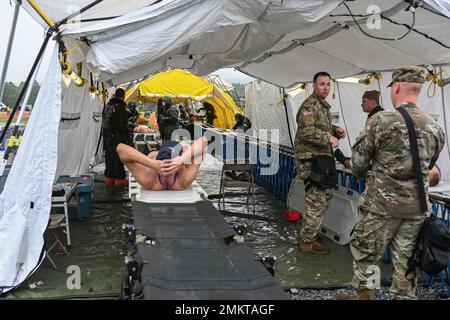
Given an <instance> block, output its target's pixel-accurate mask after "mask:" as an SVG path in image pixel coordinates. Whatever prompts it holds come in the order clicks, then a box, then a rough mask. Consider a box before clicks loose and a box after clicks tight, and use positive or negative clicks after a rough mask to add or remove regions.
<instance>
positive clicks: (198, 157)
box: [161, 137, 208, 175]
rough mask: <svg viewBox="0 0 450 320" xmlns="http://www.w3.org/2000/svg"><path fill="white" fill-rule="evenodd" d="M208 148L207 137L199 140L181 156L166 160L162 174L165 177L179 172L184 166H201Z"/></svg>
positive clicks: (162, 167) (162, 165) (162, 166)
mask: <svg viewBox="0 0 450 320" xmlns="http://www.w3.org/2000/svg"><path fill="white" fill-rule="evenodd" d="M207 147H208V139H206V138H205V137H201V138H200V139H197V140H196V141H195V142H194V143H193V144H192V145H191V146H190V147H189V149H188V150H187V151H186V152H184V153H183V154H182V155H181V156H179V157H176V158H173V159H170V160H164V161H163V163H162V164H161V172H162V173H163V174H164V175H172V174H175V173H176V172H178V171H179V170H180V169H181V167H182V166H183V165H192V164H194V165H200V164H201V163H202V161H203V158H204V157H205V154H206V148H207Z"/></svg>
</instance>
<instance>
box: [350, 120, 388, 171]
mask: <svg viewBox="0 0 450 320" xmlns="http://www.w3.org/2000/svg"><path fill="white" fill-rule="evenodd" d="M380 126H381V120H380V118H379V117H376V118H374V119H373V121H370V123H369V124H368V125H367V127H366V130H363V131H362V132H361V133H360V135H359V136H358V138H357V140H356V141H355V144H354V145H353V147H352V159H351V164H352V172H353V174H354V175H355V176H356V177H365V176H366V175H367V171H369V169H370V167H371V165H372V160H373V158H374V156H375V151H376V150H377V143H378V141H380V138H381V137H379V134H380V130H379V128H380Z"/></svg>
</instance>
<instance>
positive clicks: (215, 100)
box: [125, 69, 241, 129]
mask: <svg viewBox="0 0 450 320" xmlns="http://www.w3.org/2000/svg"><path fill="white" fill-rule="evenodd" d="M164 96H169V97H171V98H172V101H173V102H174V103H179V102H182V101H186V100H189V99H192V100H196V101H205V102H209V103H211V104H212V105H213V107H214V110H215V114H216V116H217V119H215V120H214V126H216V127H218V128H227V129H228V128H231V127H233V125H234V123H235V119H234V115H235V114H236V113H238V112H241V109H240V108H239V107H238V106H237V105H236V104H235V103H234V101H233V99H232V98H231V97H230V96H229V94H227V93H225V92H223V91H222V90H220V89H219V88H217V87H216V86H215V85H214V84H212V83H210V82H208V81H206V80H204V79H202V78H200V77H197V76H196V75H194V74H192V73H190V72H188V71H184V70H180V69H175V70H170V71H167V72H161V73H158V74H157V75H155V76H153V77H151V78H149V79H147V80H145V81H142V82H141V83H139V84H137V85H136V86H135V87H134V88H132V89H130V90H129V91H127V93H126V95H125V97H126V101H131V100H143V101H147V102H154V103H156V102H157V100H158V99H159V98H162V97H164Z"/></svg>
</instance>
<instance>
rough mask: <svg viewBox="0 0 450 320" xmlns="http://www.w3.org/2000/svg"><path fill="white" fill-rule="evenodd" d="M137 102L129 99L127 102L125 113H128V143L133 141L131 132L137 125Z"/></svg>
mask: <svg viewBox="0 0 450 320" xmlns="http://www.w3.org/2000/svg"><path fill="white" fill-rule="evenodd" d="M137 106H138V104H137V102H136V101H131V102H130V103H129V104H128V108H127V113H128V136H129V137H128V139H129V141H130V143H132V142H133V132H134V129H135V128H136V127H137V124H136V121H137V119H138V118H139V111H137Z"/></svg>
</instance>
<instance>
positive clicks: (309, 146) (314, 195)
mask: <svg viewBox="0 0 450 320" xmlns="http://www.w3.org/2000/svg"><path fill="white" fill-rule="evenodd" d="M330 83H331V77H330V75H329V74H328V73H326V72H319V73H317V74H316V75H315V76H314V83H313V86H314V92H313V93H312V94H311V95H310V96H309V97H308V98H307V99H306V100H305V101H304V102H303V103H302V105H301V106H300V109H299V110H298V113H297V124H298V130H297V134H296V136H295V158H296V167H297V173H298V175H297V177H298V178H299V179H301V180H303V181H305V180H306V179H307V178H308V177H309V175H310V173H311V159H312V158H313V157H314V156H318V155H327V156H330V157H333V148H332V147H337V146H338V145H339V141H338V138H337V137H336V136H338V137H342V138H343V137H345V135H346V132H345V130H344V129H342V128H338V127H335V126H333V125H332V123H331V114H330V108H331V106H330V105H329V104H328V103H327V102H326V101H325V98H326V97H327V96H328V94H329V93H330ZM307 184H308V183H307V182H306V181H305V185H307ZM305 191H306V196H305V212H304V214H303V219H302V226H301V229H300V237H301V240H300V245H299V248H298V249H299V250H300V251H302V252H311V253H315V254H327V253H329V250H328V248H326V247H325V246H324V245H323V244H321V243H319V242H318V241H317V233H318V231H319V228H320V225H321V223H322V219H323V217H324V214H325V212H326V211H327V209H328V205H329V203H330V200H331V198H332V190H331V189H326V190H322V189H321V188H319V187H317V186H316V185H309V186H308V188H305Z"/></svg>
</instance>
